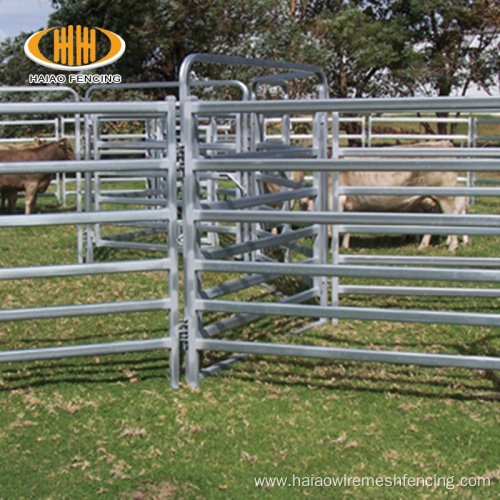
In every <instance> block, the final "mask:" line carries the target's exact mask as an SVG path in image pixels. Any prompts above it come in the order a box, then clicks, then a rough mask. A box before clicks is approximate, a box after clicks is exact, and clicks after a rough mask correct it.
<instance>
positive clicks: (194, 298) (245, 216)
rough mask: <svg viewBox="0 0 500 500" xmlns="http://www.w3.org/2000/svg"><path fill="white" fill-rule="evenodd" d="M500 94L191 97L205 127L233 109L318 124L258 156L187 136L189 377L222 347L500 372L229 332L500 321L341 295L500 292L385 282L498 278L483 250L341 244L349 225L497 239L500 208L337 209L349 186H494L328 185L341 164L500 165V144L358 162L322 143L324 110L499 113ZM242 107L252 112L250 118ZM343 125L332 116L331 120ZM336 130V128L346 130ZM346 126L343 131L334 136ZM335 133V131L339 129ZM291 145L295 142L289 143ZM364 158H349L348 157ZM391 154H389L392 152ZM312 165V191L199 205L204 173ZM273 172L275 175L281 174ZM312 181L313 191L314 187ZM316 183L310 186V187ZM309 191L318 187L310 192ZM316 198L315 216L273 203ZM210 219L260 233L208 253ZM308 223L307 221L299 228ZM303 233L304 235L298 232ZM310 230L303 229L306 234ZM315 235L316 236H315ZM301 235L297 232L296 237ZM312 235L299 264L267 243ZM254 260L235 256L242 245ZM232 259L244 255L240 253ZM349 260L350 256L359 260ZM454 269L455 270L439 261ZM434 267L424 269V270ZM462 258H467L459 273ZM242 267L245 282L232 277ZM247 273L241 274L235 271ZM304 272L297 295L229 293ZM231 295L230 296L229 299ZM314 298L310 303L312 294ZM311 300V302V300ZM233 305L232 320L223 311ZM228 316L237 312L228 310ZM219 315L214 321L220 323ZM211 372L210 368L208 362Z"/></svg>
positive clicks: (496, 364) (365, 190) (466, 362)
mask: <svg viewBox="0 0 500 500" xmlns="http://www.w3.org/2000/svg"><path fill="white" fill-rule="evenodd" d="M499 107H500V99H489V98H487V99H467V100H464V99H383V100H381V99H371V100H363V99H355V100H343V99H339V100H331V101H329V100H311V101H294V102H291V101H270V102H265V103H259V102H245V103H239V105H238V106H234V105H233V104H232V103H227V102H201V101H193V100H191V101H186V102H185V103H183V110H184V111H183V119H184V123H183V126H185V129H186V131H190V130H194V129H195V128H196V116H197V115H200V114H202V115H204V116H205V115H213V116H217V115H219V114H220V115H225V114H228V113H241V114H242V115H241V116H249V117H250V119H252V116H253V117H254V118H253V119H254V121H257V120H259V117H265V116H275V115H277V114H282V115H287V116H299V115H301V114H303V115H312V116H313V117H314V121H315V124H316V127H315V131H314V140H315V142H314V144H313V146H312V147H311V148H309V150H308V151H307V152H306V153H304V151H303V150H299V149H296V150H295V151H294V150H293V148H289V149H286V148H282V149H279V148H276V147H274V148H268V149H266V144H264V143H261V144H259V143H257V146H258V147H257V148H256V150H255V151H254V152H252V151H248V152H246V153H244V154H241V155H231V156H230V157H224V156H214V157H211V158H207V157H205V158H203V157H202V156H201V155H200V154H199V153H198V146H197V143H196V134H194V133H193V134H191V135H190V134H189V133H187V134H186V136H185V147H186V179H185V187H186V192H185V203H184V217H185V220H186V221H187V222H188V224H189V227H191V228H192V231H191V233H190V235H189V239H188V240H187V241H186V242H185V248H184V261H185V266H186V267H185V270H186V289H185V290H186V291H185V293H186V299H185V300H186V310H185V315H186V320H187V323H188V325H187V326H188V330H189V341H188V347H187V348H188V359H187V363H186V377H187V380H188V382H189V383H190V384H191V385H193V386H196V385H197V384H198V383H199V380H200V377H201V376H203V372H202V371H200V367H199V353H200V352H202V351H204V350H209V351H224V352H231V353H239V354H241V353H256V354H273V355H291V356H306V357H319V358H329V359H343V360H364V361H380V362H392V363H411V364H420V365H433V366H455V367H468V368H482V369H500V359H499V358H495V357H488V356H484V357H481V356H459V355H448V354H437V353H413V352H387V351H376V350H373V351H372V350H361V349H343V348H342V349H339V348H336V347H316V346H309V345H300V346H297V345H289V344H284V343H280V344H276V343H273V342H269V343H267V342H266V343H263V342H249V341H247V340H245V339H243V338H239V339H238V338H231V337H229V338H228V337H227V336H225V334H226V333H227V332H229V331H231V330H232V329H233V328H236V327H238V326H241V325H243V324H246V323H247V322H250V321H255V320H257V319H258V318H261V317H263V316H265V315H276V316H303V317H308V318H314V319H320V320H325V319H332V320H335V321H337V320H343V319H360V320H373V321H398V322H400V321H403V322H408V323H424V324H425V323H436V324H452V325H471V326H490V327H491V326H500V314H495V313H477V312H474V311H470V312H455V311H427V310H411V309H408V310H407V309H404V310H403V309H396V308H382V309H379V308H369V307H352V306H351V307H342V306H340V305H339V296H340V295H341V294H343V293H361V294H365V295H366V294H383V295H392V294H393V295H396V296H398V295H415V296H419V295H422V294H425V295H430V294H436V295H444V296H471V297H472V296H477V297H497V296H498V288H497V289H487V288H480V287H478V288H472V289H471V288H468V289H459V288H453V287H450V288H444V289H443V287H432V286H428V285H427V286H418V287H409V286H404V287H403V286H397V285H394V286H387V285H385V281H387V280H391V279H404V280H427V281H428V283H429V284H431V283H432V282H436V281H448V282H450V283H453V282H463V281H469V282H471V283H493V284H498V283H500V271H499V270H498V267H497V266H498V261H497V260H496V259H493V260H489V261H488V262H484V259H479V258H463V257H462V258H460V259H458V260H456V261H455V258H454V257H452V256H450V257H448V258H444V259H445V260H439V258H437V259H436V258H433V257H421V256H415V257H411V256H410V257H397V256H395V257H390V256H387V257H385V261H384V260H383V259H384V257H383V256H381V257H380V256H379V257H378V258H379V259H382V260H381V261H380V262H377V261H376V260H372V259H374V258H375V259H376V258H377V256H373V255H367V256H355V257H354V256H353V257H350V256H348V255H342V254H340V252H339V234H340V233H343V232H360V233H372V234H378V233H383V234H387V233H389V234H391V233H414V234H422V235H423V234H474V235H495V236H499V235H500V216H498V215H458V214H411V213H409V214H401V213H399V214H395V213H386V214H383V213H363V212H351V213H349V212H339V211H338V206H339V204H338V200H339V197H340V195H341V194H350V195H352V194H363V195H366V194H390V195H397V196H400V195H408V194H412V195H420V194H422V195H433V196H437V195H449V196H474V195H475V196H477V195H481V196H485V195H486V196H498V194H500V193H499V192H498V191H497V190H496V189H494V188H474V187H465V188H464V187H430V188H429V187H425V186H423V187H413V188H411V187H410V188H408V187H380V188H370V187H364V186H361V187H359V186H350V187H340V186H338V185H337V186H336V189H335V187H334V191H333V192H328V193H327V192H326V189H327V185H328V182H327V181H326V175H327V174H328V173H331V174H334V175H335V173H338V172H340V171H375V172H377V171H380V172H383V171H389V172H392V171H424V172H425V171H429V172H434V171H443V172H446V171H453V172H468V171H485V170H486V171H488V170H489V171H498V170H500V155H499V150H498V149H488V150H484V149H476V148H467V149H461V148H459V149H444V150H442V151H437V150H436V149H433V148H428V149H425V148H424V149H419V150H414V151H409V150H407V149H401V148H395V149H394V150H393V149H391V150H388V149H387V148H364V149H363V150H362V152H363V154H364V155H366V158H359V156H362V155H361V154H359V153H360V151H361V148H359V149H358V148H355V149H353V150H352V151H350V150H349V148H340V147H339V136H338V135H337V136H336V137H333V138H332V143H333V144H334V149H333V152H332V155H331V157H329V158H327V157H326V155H325V153H324V151H325V144H326V141H327V140H328V138H327V137H326V134H327V133H328V131H327V128H326V123H327V117H328V116H329V115H333V116H334V117H335V115H336V114H337V113H338V112H340V111H342V112H362V113H370V112H382V111H391V110H397V111H400V112H406V111H408V112H410V111H417V110H418V111H422V112H426V111H428V112H433V111H452V110H456V109H462V110H463V111H464V112H466V111H469V110H470V111H489V112H491V111H497V110H498V109H499ZM243 114H245V115H243ZM334 121H335V118H334ZM337 130H338V129H337ZM337 133H338V132H337ZM334 134H335V129H334ZM283 144H286V139H284V140H283ZM349 155H351V156H356V157H357V158H354V159H350V158H349V157H348V156H349ZM391 156H392V157H391ZM291 171H303V172H313V173H315V175H314V180H313V183H312V185H311V186H310V187H309V188H306V187H305V186H303V185H302V186H296V189H295V190H294V189H291V190H290V191H283V192H281V193H279V194H269V193H267V194H266V193H261V194H256V195H254V196H251V197H248V199H245V198H243V199H241V200H238V201H237V202H234V204H233V205H231V203H226V204H223V203H218V204H216V205H213V206H203V205H202V204H200V203H199V197H198V194H197V193H198V191H197V178H198V177H199V176H200V175H202V174H204V173H207V172H245V173H246V174H247V175H254V176H258V175H261V174H260V173H261V172H263V173H264V175H265V176H267V177H266V178H268V179H269V174H272V173H273V172H275V173H276V172H280V173H282V172H291ZM275 178H276V177H275ZM305 189H306V190H305ZM307 189H308V190H307ZM311 190H312V191H311ZM314 191H315V194H313V197H314V199H315V208H314V211H313V212H309V213H306V212H296V211H292V210H290V209H287V210H276V209H273V208H272V207H273V204H275V203H277V202H278V201H282V202H284V201H287V200H288V201H289V200H291V199H294V196H296V197H297V198H300V197H302V196H308V195H311V193H312V192H314ZM329 196H331V197H333V206H334V207H335V206H336V207H337V209H335V208H334V211H333V212H329V211H328V209H327V197H329ZM207 222H211V223H218V224H228V223H242V224H248V225H250V226H251V227H252V231H251V232H250V233H249V234H250V235H251V238H250V239H249V240H247V241H245V242H244V244H243V245H240V246H238V247H236V248H234V251H233V250H232V249H231V248H230V249H229V250H226V249H220V250H214V251H213V252H211V253H207V252H203V250H202V249H201V247H200V246H199V243H198V242H199V231H200V229H199V228H200V227H201V226H202V225H203V224H204V223H207ZM265 224H271V225H280V224H281V225H284V226H285V227H286V228H287V229H286V231H284V232H282V233H280V234H272V233H269V232H267V231H265V229H264V227H265ZM292 226H300V227H303V228H304V229H298V230H297V229H290V228H291V227H292ZM328 226H332V228H333V250H332V258H331V260H330V261H329V260H328V259H327V257H326V255H325V254H324V253H322V251H321V248H322V246H324V248H326V239H325V232H324V231H325V230H326V228H327V227H328ZM301 231H302V232H301ZM304 231H305V232H304ZM307 231H309V232H307ZM295 235H296V236H297V238H295ZM305 235H307V237H308V238H312V248H310V251H309V254H308V256H307V258H304V259H303V260H301V261H300V262H295V261H287V260H286V259H285V260H283V259H280V258H278V260H276V258H275V257H272V256H270V254H268V253H266V251H267V250H269V249H272V248H273V247H280V246H281V245H285V246H286V245H288V247H289V248H290V246H291V245H295V247H299V246H300V245H303V243H302V241H303V238H304V237H305ZM245 251H246V252H249V255H250V257H249V258H247V259H246V260H245V259H242V258H241V257H238V256H239V255H241V254H240V252H241V253H243V252H245ZM235 257H238V258H237V259H235ZM350 259H351V260H350ZM443 265H446V266H447V267H446V268H436V267H435V266H443ZM486 265H493V266H495V269H488V270H486V269H481V266H486ZM420 266H425V267H420ZM457 266H467V267H468V268H467V269H458V268H457ZM208 272H211V273H217V274H218V276H219V281H220V279H221V278H220V277H221V276H227V278H226V280H222V284H221V285H219V287H218V289H217V291H218V292H219V293H216V294H214V293H212V291H211V290H208V292H207V290H205V289H204V286H203V273H208ZM235 275H236V276H237V278H235ZM238 276H242V277H238ZM280 276H281V277H283V276H295V277H302V278H307V279H308V280H309V282H310V283H311V288H309V289H308V290H307V289H306V290H304V291H302V292H301V293H299V294H297V297H295V298H286V297H285V298H281V299H280V298H276V299H274V301H273V302H271V303H269V302H262V301H259V300H244V299H242V298H241V297H236V298H231V297H228V298H225V297H224V295H226V294H230V293H231V292H233V291H234V290H241V289H246V288H249V287H250V286H252V285H254V284H258V285H263V284H266V283H269V282H271V281H272V280H273V279H276V278H277V277H280ZM345 277H359V278H372V279H379V280H382V283H384V286H382V287H381V286H380V285H377V286H369V285H366V286H358V287H357V288H355V287H354V286H352V285H342V284H341V282H340V281H339V280H340V279H341V278H345ZM330 280H332V296H331V297H330V300H329V301H328V302H327V301H325V298H324V297H325V296H324V294H325V290H326V287H327V283H328V282H329V281H330ZM223 297H224V298H223ZM311 299H315V300H316V303H314V304H311V303H310V300H311ZM304 302H307V303H304ZM223 313H225V316H224V314H223ZM213 314H216V315H217V316H215V317H219V315H221V314H223V316H222V317H223V319H219V320H216V321H215V323H212V324H211V323H210V321H209V320H205V317H206V316H208V317H209V318H210V317H213ZM228 315H229V316H228ZM212 321H213V320H212ZM208 371H210V369H209V370H208Z"/></svg>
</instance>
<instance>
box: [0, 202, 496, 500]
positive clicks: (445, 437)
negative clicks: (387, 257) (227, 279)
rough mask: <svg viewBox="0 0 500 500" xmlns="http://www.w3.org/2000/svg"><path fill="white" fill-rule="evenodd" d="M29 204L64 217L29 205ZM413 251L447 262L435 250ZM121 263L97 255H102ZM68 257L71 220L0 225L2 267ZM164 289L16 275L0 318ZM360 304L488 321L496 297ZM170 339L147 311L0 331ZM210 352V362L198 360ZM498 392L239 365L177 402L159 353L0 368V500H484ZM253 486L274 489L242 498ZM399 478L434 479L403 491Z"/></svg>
mask: <svg viewBox="0 0 500 500" xmlns="http://www.w3.org/2000/svg"><path fill="white" fill-rule="evenodd" d="M496 203H497V200H494V199H488V200H482V199H481V200H478V201H477V204H476V205H474V206H473V210H474V211H478V212H487V213H497V212H498V209H497V206H496ZM39 210H41V211H47V212H48V211H56V210H60V209H59V208H58V207H57V206H56V205H55V200H54V199H53V198H43V199H42V200H41V201H40V202H39ZM395 241H396V240H394V239H388V240H385V243H384V242H382V241H381V240H380V239H377V240H375V243H376V244H377V245H380V246H381V248H380V249H379V250H377V251H380V253H386V254H387V253H395V254H404V253H410V252H414V251H415V250H414V248H415V247H414V246H413V244H408V245H406V246H403V247H402V246H400V245H398V244H396V243H395ZM370 245H372V246H373V245H374V240H373V239H371V240H370V239H368V238H366V239H364V238H361V237H358V238H357V239H356V238H354V239H353V249H352V250H351V252H356V253H362V252H365V251H366V250H367V247H368V246H370ZM499 249H500V240H498V239H493V238H489V239H487V238H481V237H472V238H471V244H470V245H469V246H468V247H467V248H461V249H460V250H459V254H460V255H470V256H477V255H485V256H497V255H498V251H499ZM370 251H373V248H370ZM427 253H428V254H429V255H445V254H446V249H445V245H444V239H442V240H441V242H440V245H439V246H436V245H435V246H433V247H432V248H431V249H430V250H429V251H428V252H427ZM130 256H132V252H131V251H124V250H120V251H111V252H110V251H107V252H106V253H104V252H103V253H101V254H99V252H98V253H97V258H98V259H99V258H101V259H105V258H106V259H107V258H109V257H112V258H114V259H115V258H116V259H120V258H130ZM75 261H76V229H75V227H73V226H62V227H54V228H23V229H2V230H0V265H2V266H4V267H9V266H21V265H22V266H27V265H35V264H51V263H70V262H71V263H72V262H75ZM216 278H217V277H213V278H212V279H213V280H214V283H215V282H216ZM209 279H211V278H210V276H207V280H209ZM465 285H466V284H465ZM166 287H167V282H166V276H165V275H164V274H162V273H143V274H134V275H106V276H94V277H84V278H70V279H51V280H48V279H38V280H24V281H15V282H2V287H1V289H0V300H1V302H2V304H3V307H4V308H5V309H8V308H14V307H34V306H38V305H49V304H69V303H73V302H75V303H85V302H93V301H98V300H99V301H101V300H102V301H113V300H132V299H134V298H158V297H160V296H161V295H162V294H164V293H165V291H166ZM262 293H265V291H263V292H262ZM342 300H343V304H345V305H355V304H359V305H366V303H367V301H369V299H368V298H367V297H355V296H347V297H344V298H343V299H342ZM374 300H375V301H374V302H372V304H373V305H375V306H378V305H380V306H382V305H383V304H390V305H391V306H396V307H402V308H404V307H427V308H429V309H439V308H443V307H450V308H452V309H453V310H458V311H467V310H475V311H478V312H479V311H482V312H492V311H496V312H498V303H497V300H496V299H488V300H486V299H483V300H479V299H474V300H470V299H469V300H464V299H458V300H454V299H449V298H448V299H445V298H442V299H441V298H432V297H428V298H421V299H418V301H416V299H408V298H407V299H405V298H394V297H389V298H383V297H376V298H375V299H374ZM301 324H303V320H300V319H296V318H264V319H262V320H260V321H259V322H258V323H256V324H254V325H250V326H246V327H244V328H243V329H242V335H243V336H246V337H248V338H258V339H260V340H270V339H271V338H273V339H278V340H280V339H283V338H284V335H285V334H286V333H289V332H290V331H292V330H294V329H295V328H296V327H298V326H300V325H301ZM167 327H168V322H167V318H166V317H165V314H164V313H161V312H154V313H140V314H124V315H121V316H116V317H115V316H97V317H94V318H68V319H60V320H39V321H20V322H10V323H3V324H1V325H0V349H1V350H10V349H16V348H31V347H39V346H46V345H65V344H76V343H91V342H101V341H110V340H125V339H138V338H151V337H162V336H164V335H165V334H166V329H167ZM287 341H290V342H294V343H304V344H315V345H323V344H328V345H338V346H350V347H357V348H376V349H401V350H414V351H419V350H422V351H425V352H443V353H463V354H478V355H490V356H498V355H499V352H500V338H499V334H498V330H497V329H493V328H474V327H465V326H464V327H450V326H446V325H444V326H438V325H419V324H414V325H405V324H401V323H383V322H362V321H341V322H340V323H339V324H338V325H330V324H328V325H323V326H321V327H317V328H315V329H313V330H310V331H308V332H306V333H304V334H303V335H301V336H300V337H297V336H296V337H293V338H289V339H287ZM220 356H221V355H215V354H211V353H207V354H206V355H205V356H204V363H205V364H208V363H210V362H213V361H216V360H217V359H219V358H220ZM499 391H500V375H499V374H498V373H495V372H487V371H480V370H463V369H444V368H423V367H415V366H397V365H383V364H373V363H355V362H335V361H324V360H312V359H300V358H278V357H271V356H268V357H258V356H248V357H246V358H244V359H243V360H242V361H240V362H238V363H236V364H235V365H234V366H233V367H232V368H231V369H229V370H225V371H221V372H219V373H218V374H217V375H215V376H213V377H209V378H205V379H204V380H202V382H201V387H200V389H199V390H192V389H190V388H188V387H187V386H186V385H182V386H181V388H180V389H179V390H177V391H176V390H171V389H170V388H169V382H168V355H167V353H166V352H161V351H154V352H146V353H135V354H126V355H115V356H99V357H87V358H72V359H63V360H51V361H37V362H24V363H8V364H3V365H0V422H1V424H0V498H1V499H5V500H12V499H31V498H33V499H39V498H53V499H56V498H67V499H72V498H78V499H86V498H89V499H93V498H118V499H137V500H142V499H166V498H179V499H180V498H186V499H200V498H206V499H219V498H230V499H248V498H250V499H251V498H262V497H264V498H277V499H280V498H283V499H290V498H302V497H303V496H306V497H311V498H325V499H326V498H339V497H343V496H346V497H353V498H360V499H361V498H363V499H364V498H380V499H385V498H394V499H399V498H414V497H418V498H427V497H430V496H432V497H436V498H447V497H448V496H449V495H450V494H452V495H456V496H459V497H460V498H470V499H476V498H477V499H479V498H481V499H482V498H497V497H498V495H499V494H500V452H499V450H500V431H499V428H500V427H499V424H500V412H499V399H500V393H499ZM405 475H406V476H405ZM344 476H345V477H346V480H347V478H350V480H353V478H365V481H368V479H367V478H373V480H376V479H377V478H379V479H380V478H382V481H383V482H384V483H383V484H385V485H386V486H384V487H380V486H376V485H374V484H372V485H370V484H369V483H368V485H366V484H365V485H364V486H354V485H352V484H351V486H336V487H335V486H332V485H331V483H332V481H333V480H332V479H331V478H334V477H335V478H343V477H344ZM264 477H266V478H267V479H268V480H273V478H276V479H279V480H283V481H284V482H285V484H287V485H286V486H278V485H277V484H275V485H274V487H271V486H270V485H268V486H256V478H261V479H263V478H264ZM483 477H486V478H488V480H489V481H490V486H476V487H474V486H465V485H463V486H462V485H460V486H459V483H460V480H461V479H462V478H471V479H472V483H474V484H476V483H477V482H478V478H483ZM408 478H412V479H413V478H430V481H428V485H427V486H426V487H422V486H419V487H414V486H408V481H409V479H408ZM451 478H453V479H451ZM403 481H406V484H407V485H406V486H400V484H402V482H403ZM389 482H391V483H392V484H395V485H393V486H388V483H389ZM379 484H380V483H379ZM315 485H316V486H315Z"/></svg>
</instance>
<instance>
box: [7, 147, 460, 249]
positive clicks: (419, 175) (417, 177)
mask: <svg viewBox="0 0 500 500" xmlns="http://www.w3.org/2000/svg"><path fill="white" fill-rule="evenodd" d="M422 146H424V147H437V148H439V147H447V148H449V147H453V143H451V142H450V141H439V142H435V143H420V144H417V145H411V146H408V147H417V148H418V147H422ZM350 158H354V157H353V156H351V157H350ZM365 158H366V157H365ZM74 159H75V153H74V151H73V149H72V147H71V144H70V143H69V142H68V140H67V139H61V140H59V141H56V142H45V141H41V140H39V139H38V138H36V139H35V140H34V142H33V143H30V144H27V145H23V146H17V147H14V146H0V162H31V161H58V160H74ZM291 177H292V179H293V180H294V181H296V182H297V183H299V184H302V183H303V182H304V172H292V174H291ZM52 179H53V174H49V173H31V174H2V175H0V192H1V194H2V211H5V201H6V200H7V202H8V211H9V213H11V214H15V213H16V205H17V197H18V193H19V192H20V191H24V192H25V214H31V213H34V212H35V211H36V199H37V195H38V193H44V192H45V191H46V190H47V188H48V187H49V185H50V183H51V181H52ZM332 179H333V176H332V174H330V175H329V193H332V192H333V191H332V189H333V186H332V182H333V181H332ZM457 182H458V180H457V174H456V173H455V172H435V171H425V172H424V171H421V172H415V171H414V172H410V171H408V172H401V171H399V172H364V171H357V172H354V171H348V172H347V171H342V172H340V174H339V184H340V185H341V186H372V187H373V186H388V187H405V186H417V187H422V186H431V187H455V186H457ZM279 190H281V187H280V186H279V185H277V184H269V183H267V184H266V185H265V191H266V192H277V191H279ZM311 201H312V200H310V199H303V200H301V203H300V207H301V209H303V210H310V209H311V207H312V203H311ZM467 207H468V199H467V198H466V197H455V196H425V195H408V196H401V195H342V196H340V197H339V210H340V211H355V212H417V213H444V214H464V213H466V212H467ZM329 210H333V197H332V196H330V198H329ZM349 241H350V240H349V235H348V234H346V235H344V239H343V242H342V247H343V248H345V249H348V248H349ZM464 242H466V238H464ZM429 243H430V235H426V236H424V237H423V238H422V241H421V242H420V245H419V248H420V249H423V248H426V247H428V245H429ZM447 243H448V249H449V250H450V251H455V250H456V249H457V248H458V237H457V236H450V237H449V238H448V242H447Z"/></svg>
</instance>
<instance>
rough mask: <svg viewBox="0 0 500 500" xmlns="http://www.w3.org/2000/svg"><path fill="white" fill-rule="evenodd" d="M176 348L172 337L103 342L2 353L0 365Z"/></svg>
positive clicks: (0, 352) (0, 354)
mask: <svg viewBox="0 0 500 500" xmlns="http://www.w3.org/2000/svg"><path fill="white" fill-rule="evenodd" d="M174 347H175V346H174V344H173V342H172V339H171V338H170V337H164V338H159V339H149V340H128V341H121V342H120V341H115V342H101V343H99V344H82V345H72V346H61V347H41V348H37V349H17V350H15V351H0V363H7V362H13V361H14V362H15V361H36V360H48V359H59V358H74V357H79V356H104V355H108V354H119V353H126V352H142V351H154V350H162V349H173V348H174Z"/></svg>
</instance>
